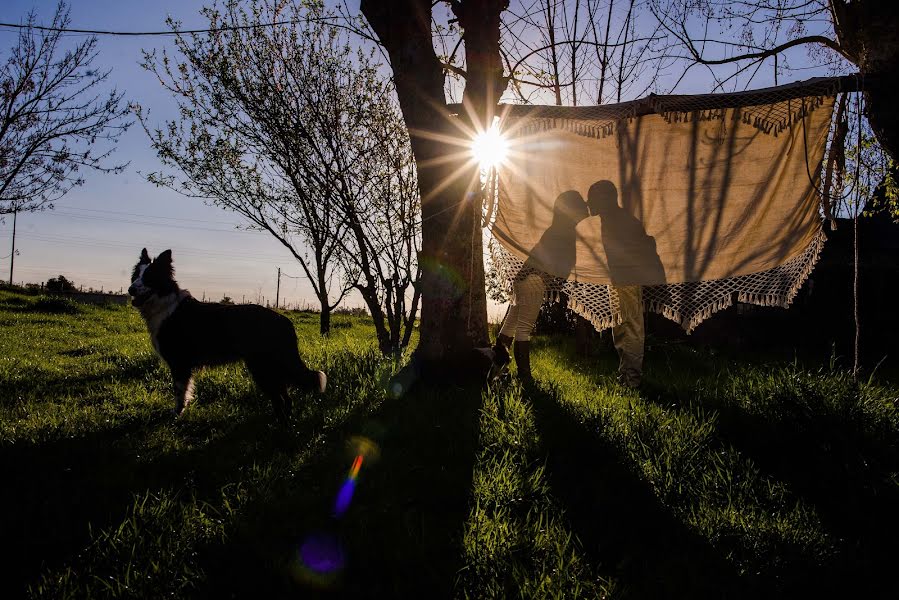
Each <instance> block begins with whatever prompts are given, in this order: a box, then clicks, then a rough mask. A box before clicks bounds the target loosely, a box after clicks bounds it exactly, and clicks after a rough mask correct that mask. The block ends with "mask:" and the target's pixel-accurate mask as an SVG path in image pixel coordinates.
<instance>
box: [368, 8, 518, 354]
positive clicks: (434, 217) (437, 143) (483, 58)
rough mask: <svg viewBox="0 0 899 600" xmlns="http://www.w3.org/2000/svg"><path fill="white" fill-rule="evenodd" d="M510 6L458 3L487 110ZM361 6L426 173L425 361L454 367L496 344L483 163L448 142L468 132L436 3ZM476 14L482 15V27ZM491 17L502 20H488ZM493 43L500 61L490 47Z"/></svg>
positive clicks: (470, 84) (477, 97)
mask: <svg viewBox="0 0 899 600" xmlns="http://www.w3.org/2000/svg"><path fill="white" fill-rule="evenodd" d="M506 3H507V2H506V0H483V1H480V2H473V1H472V0H465V1H461V2H458V3H456V5H455V6H454V10H456V12H457V15H459V17H460V24H462V25H463V27H466V26H468V27H470V29H466V30H465V44H466V57H467V64H468V68H469V77H468V80H467V82H466V88H465V95H466V99H469V98H470V99H471V100H472V101H473V102H478V103H480V105H483V100H485V99H487V98H489V99H490V101H491V102H493V103H494V104H495V102H496V100H497V99H498V98H499V94H498V93H497V89H498V88H499V84H498V82H497V81H494V80H491V77H494V76H495V74H496V66H499V65H500V62H499V61H500V57H499V13H500V12H502V10H503V9H504V8H505V6H506ZM360 8H361V10H362V14H363V15H365V18H366V19H368V22H369V23H370V24H371V26H372V28H373V29H374V31H375V32H376V33H377V34H378V36H379V38H380V40H381V44H382V45H383V46H384V48H385V49H386V50H387V53H388V56H389V57H390V64H391V66H392V67H393V76H394V81H395V83H396V89H397V95H398V97H399V103H400V107H401V109H402V111H403V118H404V120H405V122H406V126H407V128H408V129H409V132H410V134H411V138H412V150H413V152H414V154H415V162H416V166H417V169H418V185H419V190H420V192H421V199H422V202H421V216H422V230H421V238H422V248H421V253H420V254H419V264H420V265H421V268H422V277H421V290H422V304H421V338H420V342H419V346H418V350H417V357H418V359H420V360H422V361H423V362H425V363H428V364H430V365H435V364H443V365H447V366H451V365H453V364H454V363H457V361H458V359H460V357H464V356H466V355H467V354H468V353H469V352H470V350H471V349H472V348H473V347H474V346H476V345H484V344H487V342H488V335H487V298H486V292H485V288H484V263H483V253H482V242H481V224H480V220H481V201H480V195H478V194H476V193H473V192H476V191H477V186H478V185H479V181H478V172H477V166H476V165H474V164H467V163H468V162H469V161H467V158H465V157H460V156H458V155H459V154H460V152H459V150H460V148H459V147H458V146H456V145H453V144H450V143H447V142H446V141H445V140H446V139H447V138H460V137H461V136H462V134H461V131H460V129H459V127H458V121H455V122H454V119H458V117H452V116H451V115H450V113H449V111H448V109H447V106H446V98H445V96H444V88H443V85H444V72H443V67H442V66H441V64H440V62H439V60H438V59H437V56H436V54H435V53H434V47H433V42H432V39H431V0H362V2H361V6H360ZM460 11H462V12H463V14H464V17H463V14H460ZM475 13H477V14H478V15H479V16H480V17H482V19H481V20H480V21H479V22H475V21H477V19H475V18H474V15H475ZM490 15H493V17H494V18H486V19H485V18H483V17H485V16H490ZM492 29H495V35H493V33H492V32H491V31H490V30H492ZM484 32H486V35H485V33H484ZM492 38H495V43H493V46H494V50H495V56H493V55H491V54H490V46H491V44H490V43H489V42H488V43H484V41H483V40H485V39H487V40H489V39H492ZM485 65H486V68H485ZM500 75H501V69H500ZM502 87H505V84H504V82H503V85H502ZM476 88H478V89H476ZM498 91H499V92H500V93H501V92H502V89H501V88H500V89H498ZM480 105H478V108H479V116H482V115H483V117H484V118H486V116H487V114H488V112H489V114H491V115H492V109H491V110H489V111H488V110H487V109H486V108H484V109H481V108H480Z"/></svg>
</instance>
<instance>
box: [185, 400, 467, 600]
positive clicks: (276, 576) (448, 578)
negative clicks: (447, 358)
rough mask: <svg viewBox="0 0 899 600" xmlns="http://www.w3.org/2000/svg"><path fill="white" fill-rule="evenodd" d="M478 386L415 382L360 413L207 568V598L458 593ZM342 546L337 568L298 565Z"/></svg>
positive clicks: (253, 511) (248, 519)
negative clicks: (365, 449) (369, 444)
mask: <svg viewBox="0 0 899 600" xmlns="http://www.w3.org/2000/svg"><path fill="white" fill-rule="evenodd" d="M480 405H481V391H480V389H479V386H466V387H465V388H460V387H457V386H451V385H448V384H447V385H446V386H445V387H442V388H441V389H439V390H438V389H434V388H431V389H428V388H427V387H425V386H423V385H417V386H416V387H415V389H414V390H413V391H412V392H410V393H409V394H408V395H406V396H404V397H403V398H400V399H394V400H386V401H385V403H384V404H383V405H382V406H381V408H380V409H378V410H377V411H375V412H372V413H369V414H360V415H356V416H355V417H353V418H352V419H350V420H349V421H348V422H347V423H346V424H345V425H344V426H342V427H341V428H340V429H339V430H336V431H333V432H331V434H329V436H328V439H327V440H326V441H325V444H326V446H327V447H328V448H329V449H328V450H327V451H326V453H325V456H324V457H323V458H321V459H319V460H316V461H315V462H314V463H311V464H309V466H308V467H307V468H303V469H301V470H300V471H298V472H297V473H296V477H295V479H294V480H292V481H288V482H285V485H284V486H283V489H279V491H278V493H277V494H274V495H271V496H269V497H267V498H265V499H264V500H263V501H261V502H259V503H257V504H255V505H254V506H252V507H251V508H250V509H249V510H248V511H247V512H246V513H245V514H244V515H243V516H242V519H241V523H240V525H239V526H238V528H237V537H236V539H231V540H229V541H228V542H227V544H223V545H221V546H220V547H218V548H215V549H212V551H211V553H210V555H209V557H208V560H207V565H208V566H207V568H206V570H207V573H208V575H209V578H208V586H207V588H206V589H204V590H203V594H204V595H206V594H208V595H209V596H210V597H219V596H221V595H227V596H229V597H248V598H250V597H252V598H257V597H266V598H295V597H298V596H300V597H317V596H322V597H324V596H328V597H332V596H340V597H354V598H355V597H360V598H399V597H428V598H440V597H451V595H452V590H453V585H454V582H455V579H456V575H457V572H458V570H459V569H460V568H461V567H462V566H463V562H462V556H463V553H462V532H463V527H462V524H463V523H464V522H465V520H466V518H467V517H468V512H469V505H468V503H469V500H470V488H471V480H472V473H473V468H474V461H475V455H476V451H477V444H478V423H479V414H478V410H479V407H480ZM360 435H361V436H363V437H364V438H366V439H370V440H371V441H373V442H374V443H375V444H376V445H377V447H378V448H379V453H378V454H379V456H378V457H377V458H373V457H369V458H368V459H366V460H364V461H363V463H362V466H361V469H360V473H359V477H358V479H357V483H356V487H355V494H354V497H353V498H352V502H351V503H350V506H349V509H348V510H347V511H346V513H345V514H343V515H342V516H339V517H338V516H335V499H336V497H337V495H338V490H339V489H340V488H341V485H342V484H343V483H344V482H345V481H346V478H347V472H348V469H349V467H350V465H351V463H352V462H353V455H352V454H351V453H349V452H348V451H347V450H346V449H345V447H344V444H343V443H341V442H345V441H346V440H349V439H351V438H352V437H353V436H360ZM316 539H317V540H321V539H326V540H330V543H331V544H332V546H333V547H337V546H339V547H340V549H341V550H340V552H339V555H340V559H341V560H340V562H342V565H341V566H342V568H340V569H335V570H333V571H331V572H320V571H316V569H315V568H313V566H310V565H309V564H305V563H304V562H303V560H302V559H301V556H302V554H301V552H300V550H301V548H303V546H304V543H306V542H309V541H310V540H316Z"/></svg>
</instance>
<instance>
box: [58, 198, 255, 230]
mask: <svg viewBox="0 0 899 600" xmlns="http://www.w3.org/2000/svg"><path fill="white" fill-rule="evenodd" d="M55 206H57V207H59V208H61V209H63V210H75V211H86V212H92V213H109V214H113V215H125V216H129V217H146V218H150V219H165V220H167V221H191V222H194V223H216V224H219V225H239V223H233V222H230V221H212V220H209V219H188V218H186V217H165V216H162V215H148V214H144V213H132V212H124V211H121V210H109V209H100V208H82V207H80V206H66V205H61V204H59V203H57V204H56V205H55Z"/></svg>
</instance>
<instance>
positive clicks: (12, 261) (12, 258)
mask: <svg viewBox="0 0 899 600" xmlns="http://www.w3.org/2000/svg"><path fill="white" fill-rule="evenodd" d="M18 215H19V209H15V210H14V211H12V254H10V255H9V285H10V286H12V269H13V266H15V264H16V217H17V216H18Z"/></svg>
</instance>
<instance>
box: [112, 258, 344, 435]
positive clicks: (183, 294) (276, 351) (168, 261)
mask: <svg viewBox="0 0 899 600" xmlns="http://www.w3.org/2000/svg"><path fill="white" fill-rule="evenodd" d="M128 294H129V295H130V296H131V298H132V300H131V305H132V306H134V307H135V308H137V309H138V310H139V311H140V314H141V316H142V317H143V318H144V321H146V323H147V329H148V330H149V332H150V341H151V342H152V344H153V348H154V349H155V350H156V353H157V354H159V356H160V357H162V359H163V360H164V361H165V362H166V364H168V366H169V370H170V371H171V373H172V380H173V382H174V388H175V414H176V415H181V414H183V412H184V410H185V409H186V408H187V405H188V404H189V403H190V401H191V399H192V398H193V378H192V376H193V373H194V371H196V370H197V369H199V368H201V367H205V366H212V365H222V364H227V363H232V362H239V361H244V362H245V363H246V366H247V369H248V370H249V371H250V375H251V376H252V377H253V381H254V382H255V383H256V386H257V387H258V388H259V389H260V390H261V391H262V392H263V393H264V394H265V395H266V396H268V397H269V399H271V401H272V408H273V410H274V413H275V416H276V418H277V419H278V420H279V421H280V422H281V423H283V424H286V423H287V421H288V419H289V418H290V412H291V404H292V402H291V399H290V396H289V395H288V391H287V388H288V386H291V385H294V386H297V387H299V388H301V389H305V390H309V391H315V392H318V393H322V392H324V391H325V387H326V386H327V381H328V379H327V377H326V376H325V373H324V372H323V371H313V370H312V369H309V368H308V367H307V366H306V365H305V363H304V362H303V360H302V359H301V358H300V354H299V351H298V350H297V336H296V332H295V331H294V328H293V324H292V323H291V322H290V319H288V318H287V317H285V316H283V315H281V314H278V313H276V312H275V311H273V310H270V309H268V308H265V307H262V306H258V305H256V304H243V305H225V304H218V303H213V302H200V301H198V300H196V299H194V298H193V296H191V295H190V292H188V291H187V290H182V289H181V288H180V287H178V282H177V281H175V268H174V266H173V264H172V251H171V250H166V251H165V252H163V253H162V254H160V255H159V256H157V257H156V258H155V259H154V260H150V255H149V254H147V249H146V248H144V249H143V250H142V251H141V254H140V260H139V261H138V263H137V264H136V265H135V266H134V272H133V273H132V275H131V286H130V287H129V288H128Z"/></svg>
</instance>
